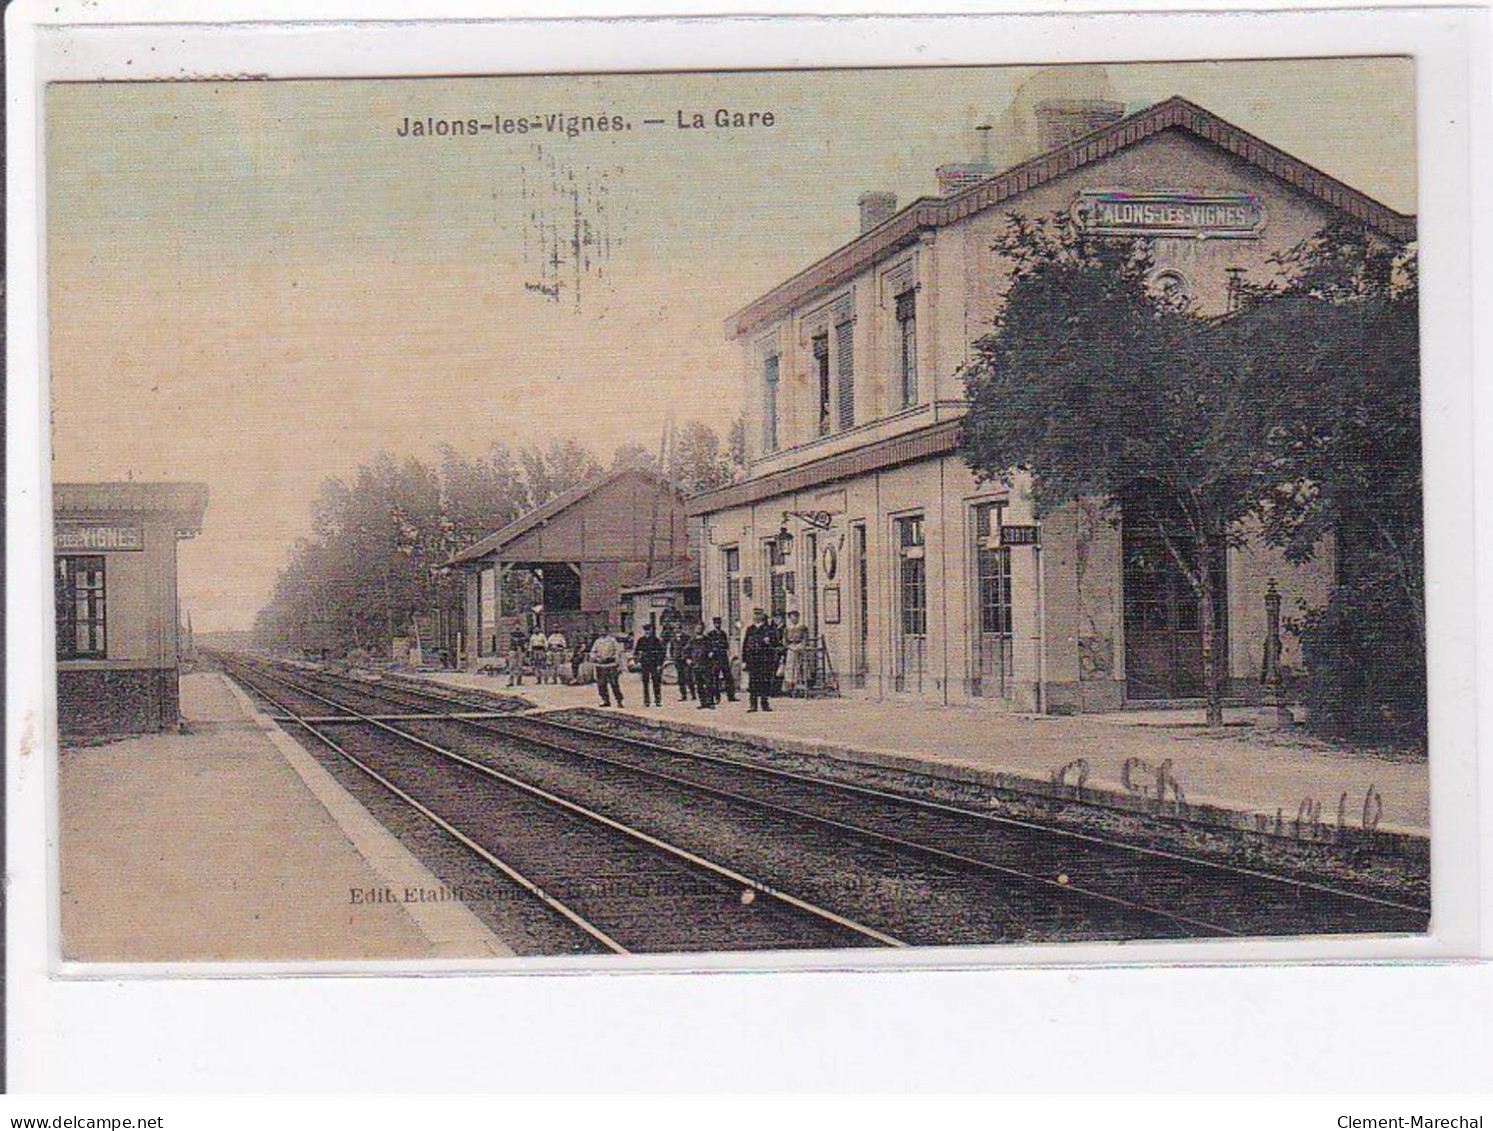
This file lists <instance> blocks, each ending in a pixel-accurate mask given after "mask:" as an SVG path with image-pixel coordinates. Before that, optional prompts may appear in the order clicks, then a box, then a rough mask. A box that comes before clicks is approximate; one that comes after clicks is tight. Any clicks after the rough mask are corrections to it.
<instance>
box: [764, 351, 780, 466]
mask: <svg viewBox="0 0 1493 1131" xmlns="http://www.w3.org/2000/svg"><path fill="white" fill-rule="evenodd" d="M762 377H763V385H762V450H763V451H764V452H775V451H777V450H778V355H777V354H771V355H769V356H768V357H767V358H765V359H764V360H763V362H762Z"/></svg>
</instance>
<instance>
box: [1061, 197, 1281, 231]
mask: <svg viewBox="0 0 1493 1131" xmlns="http://www.w3.org/2000/svg"><path fill="white" fill-rule="evenodd" d="M1071 213H1072V216H1073V221H1074V223H1076V224H1077V225H1078V226H1079V227H1080V228H1082V229H1084V231H1087V232H1093V233H1094V234H1095V235H1101V236H1173V237H1180V238H1186V239H1253V238H1254V237H1256V236H1258V235H1259V234H1260V232H1261V231H1262V230H1263V228H1264V227H1265V209H1264V206H1263V205H1261V203H1260V199H1259V197H1257V196H1255V195H1254V194H1253V193H1248V192H1224V193H1191V192H1125V191H1122V190H1117V189H1116V190H1110V189H1105V190H1093V189H1086V190H1084V191H1083V192H1080V193H1079V194H1078V196H1077V197H1075V198H1074V201H1073V207H1072V210H1071Z"/></svg>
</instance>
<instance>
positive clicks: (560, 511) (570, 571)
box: [447, 468, 689, 668]
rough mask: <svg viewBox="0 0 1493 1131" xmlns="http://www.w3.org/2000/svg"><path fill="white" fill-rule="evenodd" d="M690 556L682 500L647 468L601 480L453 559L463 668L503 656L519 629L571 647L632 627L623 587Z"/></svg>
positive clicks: (655, 575) (665, 571)
mask: <svg viewBox="0 0 1493 1131" xmlns="http://www.w3.org/2000/svg"><path fill="white" fill-rule="evenodd" d="M688 559H689V537H688V533H687V531H686V523H685V514H684V502H683V499H682V498H681V496H680V494H679V492H678V490H676V489H675V488H674V487H673V486H672V485H671V484H670V483H668V482H667V481H666V480H664V479H663V478H662V477H660V476H658V475H655V474H654V473H653V472H651V471H647V470H642V469H635V468H628V469H623V470H618V471H612V472H609V473H607V474H605V475H601V476H598V477H596V478H593V479H591V480H588V481H587V482H585V483H582V484H580V485H579V486H577V487H574V488H572V489H571V490H569V491H565V492H563V493H562V494H559V495H556V496H555V497H554V498H553V499H551V500H549V501H548V502H547V503H545V504H544V505H543V506H540V507H536V508H535V509H533V510H531V511H530V512H529V513H527V514H525V515H523V516H521V517H520V518H518V519H516V520H515V521H513V522H511V523H509V524H508V525H507V526H505V527H503V528H502V529H500V530H497V531H495V532H494V533H492V534H490V535H488V536H487V537H486V538H484V539H482V540H481V541H479V542H477V543H475V544H473V545H471V546H468V547H467V548H466V549H465V550H462V551H461V552H460V553H457V554H455V555H453V556H452V558H451V560H450V561H449V562H448V563H447V564H448V565H449V566H451V567H452V568H455V569H458V570H460V571H461V573H462V575H463V586H462V591H463V593H464V599H463V603H462V615H463V620H464V623H465V630H464V632H463V634H462V636H463V639H462V645H461V648H460V655H461V663H460V664H459V666H461V667H465V668H478V667H481V666H483V665H485V664H487V663H491V662H495V661H496V660H498V659H499V658H500V657H502V656H504V655H506V653H507V647H508V644H507V642H508V635H509V633H511V632H512V631H513V629H514V628H515V627H521V628H523V629H524V631H526V632H527V631H531V630H532V629H533V627H534V625H535V623H536V622H537V623H540V624H542V625H543V627H544V630H545V631H546V632H551V631H553V630H554V629H556V628H558V629H560V631H562V632H564V633H565V636H566V638H567V639H569V640H571V641H574V640H576V639H578V638H580V637H583V636H588V635H591V634H593V633H596V632H599V631H601V630H602V629H603V628H606V629H609V630H611V631H614V632H615V631H620V630H622V629H624V628H627V627H628V626H627V624H626V623H625V621H626V616H627V613H628V612H629V611H630V609H631V607H632V599H631V598H628V599H626V600H624V596H623V593H624V590H626V589H628V588H629V587H634V586H639V585H643V584H644V583H645V582H648V581H649V579H656V578H658V577H659V576H660V575H666V574H668V573H669V571H672V570H674V569H675V568H676V567H683V566H684V565H685V564H686V563H687V561H688Z"/></svg>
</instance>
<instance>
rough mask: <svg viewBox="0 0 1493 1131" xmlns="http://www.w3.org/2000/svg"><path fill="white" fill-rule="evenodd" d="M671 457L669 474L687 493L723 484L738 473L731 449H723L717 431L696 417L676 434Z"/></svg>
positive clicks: (706, 489) (738, 464)
mask: <svg viewBox="0 0 1493 1131" xmlns="http://www.w3.org/2000/svg"><path fill="white" fill-rule="evenodd" d="M733 427H734V426H733ZM670 456H671V458H670V461H669V477H670V479H672V480H673V482H674V485H675V486H676V487H678V488H679V490H681V491H683V492H684V493H685V494H686V495H698V494H700V493H701V492H702V491H713V490H715V489H716V488H717V487H724V486H725V485H726V484H727V483H731V482H733V481H734V480H735V479H736V478H737V476H738V475H739V474H740V472H741V465H740V463H739V462H738V461H737V460H736V459H735V458H734V452H732V451H731V450H729V449H728V450H726V451H722V445H721V438H720V436H719V434H717V432H716V431H715V429H714V428H712V427H710V425H708V424H706V423H704V422H703V421H699V420H691V421H689V422H688V423H687V424H685V425H684V427H682V428H680V429H679V431H678V432H676V433H675V435H674V445H673V450H672V451H671V453H670Z"/></svg>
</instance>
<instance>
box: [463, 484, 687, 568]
mask: <svg viewBox="0 0 1493 1131" xmlns="http://www.w3.org/2000/svg"><path fill="white" fill-rule="evenodd" d="M629 475H638V476H642V477H643V478H645V479H648V480H650V481H651V482H653V483H654V484H656V485H658V486H659V487H666V486H667V487H669V488H670V490H673V491H674V494H675V495H676V497H682V496H680V495H679V491H678V489H677V488H674V487H673V486H672V485H671V484H669V483H668V482H667V481H666V480H665V479H664V478H663V477H662V476H660V475H658V474H657V473H655V472H653V471H650V470H648V469H647V468H642V467H624V468H619V469H617V470H615V471H608V472H605V473H604V474H602V475H595V476H592V477H591V478H590V479H587V480H585V481H583V482H581V483H578V484H576V485H575V486H574V487H572V488H571V489H570V490H568V491H562V492H560V494H558V495H556V496H555V497H554V498H553V499H550V500H549V501H548V502H546V503H544V504H542V505H540V506H537V507H535V508H534V509H533V510H531V511H529V512H528V513H527V514H523V515H520V516H519V517H518V518H516V519H514V520H513V521H512V522H510V523H509V524H508V525H507V526H504V527H501V528H500V529H498V530H496V531H494V532H493V533H491V534H489V535H488V536H487V537H486V538H483V539H482V540H481V541H479V542H474V543H472V545H470V546H468V547H467V548H466V549H464V550H458V551H457V552H456V553H454V554H452V555H451V558H450V560H449V561H448V562H447V563H446V564H447V565H460V564H461V563H462V562H470V561H475V560H476V559H478V558H485V557H487V556H488V555H489V554H491V553H494V552H496V551H498V550H501V549H502V548H503V547H504V546H507V545H509V544H510V543H512V542H514V541H516V540H517V539H519V538H522V537H523V536H524V535H525V534H527V533H529V531H531V530H533V529H535V528H536V527H539V526H542V525H544V524H545V523H546V522H549V521H550V520H551V519H553V518H555V517H556V516H557V515H559V514H560V513H561V512H562V511H566V510H569V509H570V508H571V507H573V506H575V505H576V504H577V503H580V502H583V501H584V500H585V499H587V498H588V497H590V496H591V495H593V494H595V493H596V492H597V491H599V490H601V489H602V488H603V487H605V486H607V485H608V484H610V483H615V482H616V481H617V480H619V479H623V478H625V477H627V476H629Z"/></svg>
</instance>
